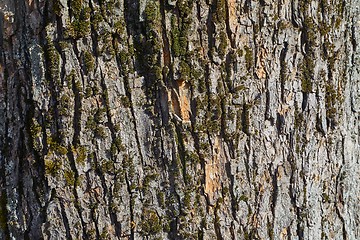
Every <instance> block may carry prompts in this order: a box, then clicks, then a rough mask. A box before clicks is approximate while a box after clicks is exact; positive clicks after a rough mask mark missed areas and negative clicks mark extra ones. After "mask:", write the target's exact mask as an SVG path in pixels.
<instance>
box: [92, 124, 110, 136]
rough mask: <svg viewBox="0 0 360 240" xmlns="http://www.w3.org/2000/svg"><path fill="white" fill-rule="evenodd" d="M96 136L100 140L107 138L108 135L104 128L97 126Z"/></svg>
mask: <svg viewBox="0 0 360 240" xmlns="http://www.w3.org/2000/svg"><path fill="white" fill-rule="evenodd" d="M94 134H95V137H98V138H102V139H104V138H106V136H107V134H106V129H105V127H104V126H101V125H100V126H99V125H98V126H96V128H95V130H94Z"/></svg>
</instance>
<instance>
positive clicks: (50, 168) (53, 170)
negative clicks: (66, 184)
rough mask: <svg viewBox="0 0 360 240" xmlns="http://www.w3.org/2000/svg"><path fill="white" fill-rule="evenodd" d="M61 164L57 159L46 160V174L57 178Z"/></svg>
mask: <svg viewBox="0 0 360 240" xmlns="http://www.w3.org/2000/svg"><path fill="white" fill-rule="evenodd" d="M61 166H62V164H61V162H60V161H59V160H57V159H45V173H46V174H47V175H51V176H55V175H56V174H58V173H59V171H60V169H61Z"/></svg>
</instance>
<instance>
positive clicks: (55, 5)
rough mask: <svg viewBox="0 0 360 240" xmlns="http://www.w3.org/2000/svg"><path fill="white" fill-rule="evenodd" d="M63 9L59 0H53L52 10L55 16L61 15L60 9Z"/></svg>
mask: <svg viewBox="0 0 360 240" xmlns="http://www.w3.org/2000/svg"><path fill="white" fill-rule="evenodd" d="M62 9H63V7H62V5H61V2H60V0H54V1H53V6H52V10H53V13H55V15H57V16H61V10H62Z"/></svg>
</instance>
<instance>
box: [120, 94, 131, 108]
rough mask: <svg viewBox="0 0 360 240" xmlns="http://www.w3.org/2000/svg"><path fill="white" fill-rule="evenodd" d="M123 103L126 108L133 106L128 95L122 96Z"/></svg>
mask: <svg viewBox="0 0 360 240" xmlns="http://www.w3.org/2000/svg"><path fill="white" fill-rule="evenodd" d="M121 103H122V104H123V106H124V107H125V108H129V107H131V101H130V99H129V98H128V96H122V97H121Z"/></svg>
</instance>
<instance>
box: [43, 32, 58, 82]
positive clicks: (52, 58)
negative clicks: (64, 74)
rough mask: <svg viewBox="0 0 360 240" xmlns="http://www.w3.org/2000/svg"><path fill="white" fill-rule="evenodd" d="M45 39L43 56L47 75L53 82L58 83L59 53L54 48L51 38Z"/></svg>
mask: <svg viewBox="0 0 360 240" xmlns="http://www.w3.org/2000/svg"><path fill="white" fill-rule="evenodd" d="M46 40H47V44H46V50H45V58H46V61H47V65H48V66H47V69H48V73H49V77H50V79H51V80H52V81H54V82H55V83H60V54H59V52H58V51H57V50H56V48H55V45H54V43H53V42H52V39H51V38H50V37H47V38H46Z"/></svg>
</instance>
